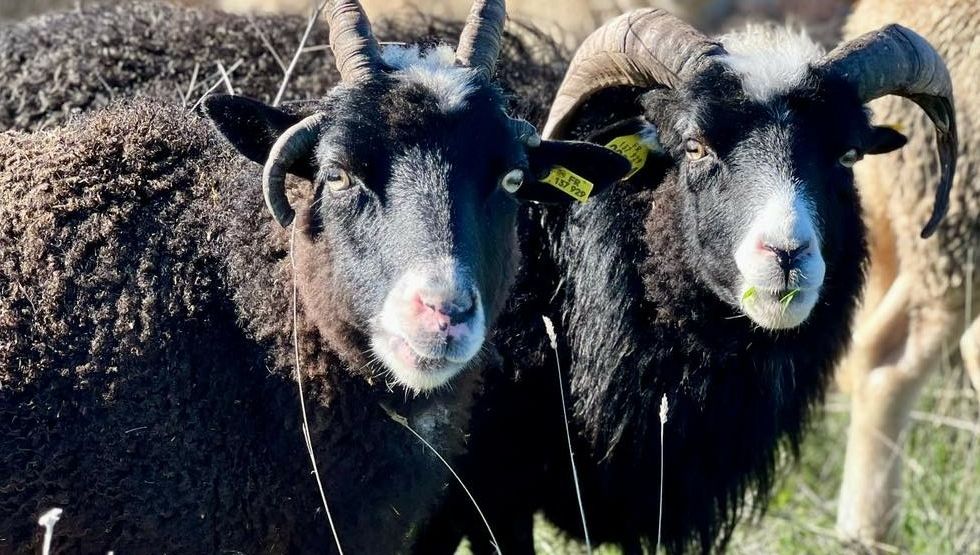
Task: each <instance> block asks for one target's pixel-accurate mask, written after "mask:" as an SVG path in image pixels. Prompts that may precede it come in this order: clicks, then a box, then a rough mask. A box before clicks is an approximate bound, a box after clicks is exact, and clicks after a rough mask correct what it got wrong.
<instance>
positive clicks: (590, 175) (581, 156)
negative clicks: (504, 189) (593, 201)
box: [513, 141, 632, 203]
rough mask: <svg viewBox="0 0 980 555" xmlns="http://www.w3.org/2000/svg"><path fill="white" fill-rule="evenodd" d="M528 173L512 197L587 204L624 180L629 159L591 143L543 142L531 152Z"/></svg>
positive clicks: (529, 153) (529, 152)
mask: <svg viewBox="0 0 980 555" xmlns="http://www.w3.org/2000/svg"><path fill="white" fill-rule="evenodd" d="M528 162H529V172H528V175H525V178H524V184H523V185H522V186H521V187H520V188H519V189H517V190H516V191H514V193H513V195H514V196H515V197H516V198H518V199H521V200H529V201H534V202H545V203H569V202H573V201H576V200H578V201H580V202H585V201H586V200H588V199H589V198H590V197H593V196H595V195H597V194H600V193H602V192H603V191H605V190H606V189H608V188H609V187H611V186H612V185H615V184H616V183H618V182H619V181H620V180H622V179H623V178H624V177H626V175H627V174H628V173H629V172H630V171H631V170H632V165H631V164H630V162H629V160H627V159H626V158H624V157H623V156H621V155H619V154H617V153H616V152H613V151H612V150H610V149H608V148H604V147H601V146H598V145H594V144H591V143H584V142H578V141H542V142H541V144H540V145H539V146H536V147H532V148H529V149H528Z"/></svg>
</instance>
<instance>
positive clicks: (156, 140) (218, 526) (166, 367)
mask: <svg viewBox="0 0 980 555" xmlns="http://www.w3.org/2000/svg"><path fill="white" fill-rule="evenodd" d="M255 22H256V25H258V26H259V27H260V28H263V29H264V30H265V34H266V35H267V36H268V37H270V40H272V41H273V43H274V44H276V45H278V46H277V49H278V50H279V51H280V54H282V53H284V52H290V51H291V50H290V49H291V48H294V47H295V44H294V43H293V41H295V40H297V39H298V37H299V35H300V34H301V30H302V27H303V26H304V25H305V20H303V19H302V18H282V17H278V16H256V18H255ZM376 26H377V28H378V29H379V31H378V34H379V35H381V36H382V37H384V36H386V35H387V33H389V32H391V33H394V32H398V30H402V31H406V34H403V35H401V38H402V40H405V39H409V40H414V39H415V38H418V39H421V40H422V42H425V41H430V42H434V41H437V40H446V41H448V42H452V41H454V40H455V38H456V37H457V36H458V32H459V29H460V26H459V24H458V23H453V22H444V21H439V20H434V19H430V18H425V17H423V16H421V15H416V16H413V17H409V18H403V19H398V20H397V21H394V22H389V23H385V22H378V24H377V25H376ZM510 28H511V30H512V32H510V33H508V34H507V36H506V39H505V41H506V42H505V48H504V51H503V54H502V57H501V64H500V71H499V76H500V77H501V80H502V81H503V83H502V84H503V86H504V87H505V89H507V90H508V91H510V92H511V93H513V94H514V96H513V97H512V98H511V110H512V113H514V114H522V115H525V116H527V117H529V118H531V119H532V120H540V118H541V117H542V116H543V115H544V113H545V111H546V109H547V104H546V103H547V101H548V99H549V98H550V97H551V95H552V92H553V90H554V87H556V86H557V83H558V81H559V77H560V75H561V72H562V71H563V69H564V65H565V61H564V60H565V58H564V55H563V53H562V52H561V51H560V49H559V48H558V47H557V46H555V45H554V44H553V43H552V42H550V41H549V40H548V39H546V38H545V37H544V35H542V34H539V33H536V32H535V31H533V29H529V28H524V27H521V26H519V25H511V27H510ZM137 29H140V32H139V33H135V32H134V30H137ZM249 29H250V27H249V23H248V22H247V20H246V19H245V18H243V17H238V16H231V15H224V14H218V13H216V12H207V11H197V10H186V9H180V8H173V7H169V6H166V5H161V4H152V3H138V4H133V5H130V6H128V7H125V8H115V7H110V8H99V9H96V10H89V9H86V10H83V11H82V12H80V13H79V12H72V13H66V14H59V15H55V16H47V17H43V18H39V19H36V20H32V21H29V22H26V23H23V24H20V25H18V26H14V27H12V28H8V29H6V30H5V31H4V33H2V37H0V43H3V44H2V47H0V52H3V53H4V55H3V56H0V60H3V61H2V62H0V63H6V62H7V61H8V60H16V59H19V60H20V62H16V61H15V62H14V63H15V64H18V63H19V64H20V65H17V66H16V68H17V71H14V72H11V73H3V72H0V74H4V75H8V77H9V78H13V79H17V78H19V77H17V76H28V77H29V78H28V79H27V81H29V82H31V83H33V85H32V86H33V89H30V90H27V91H25V90H21V91H20V92H16V90H15V91H14V94H22V95H23V96H20V97H14V98H13V99H11V97H8V96H4V97H3V98H2V103H0V104H2V105H3V106H4V108H3V110H0V119H3V118H6V119H3V121H4V125H6V126H13V127H17V128H36V127H41V126H50V125H52V124H55V123H59V124H60V123H62V122H64V121H66V120H71V119H73V118H74V114H75V113H76V112H88V111H92V112H93V113H92V114H91V115H89V116H83V117H81V118H75V119H74V121H72V122H70V123H69V124H68V125H66V126H65V127H64V128H59V129H56V130H54V131H45V132H38V133H36V134H33V135H27V134H17V133H7V134H4V135H0V220H2V221H0V292H2V295H0V368H2V371H0V418H2V419H3V420H4V421H5V422H8V423H9V424H6V425H5V426H6V427H5V429H4V433H3V434H0V469H3V470H2V471H0V530H3V533H2V534H0V551H4V552H7V551H12V552H17V553H27V552H33V551H34V550H35V548H36V545H37V542H38V541H39V540H40V534H39V532H38V530H39V529H38V528H37V526H36V520H37V517H38V515H39V514H40V513H41V512H42V511H43V510H45V509H47V508H49V507H52V506H58V507H63V508H65V513H64V516H63V518H62V520H61V521H60V522H59V523H58V527H57V538H56V543H55V547H56V549H57V550H59V551H67V552H106V551H108V550H116V551H117V552H145V551H148V550H151V551H154V552H181V553H215V552H221V551H228V550H232V551H244V552H251V551H259V552H277V553H280V552H284V553H291V552H292V553H306V552H313V551H316V552H323V551H328V552H329V551H330V550H332V545H333V544H332V538H331V536H330V532H329V529H328V527H327V523H326V519H325V518H324V515H323V513H322V509H321V508H320V501H319V494H318V493H317V491H316V488H315V484H314V482H313V480H312V477H311V476H310V467H309V461H308V457H307V455H306V450H305V446H304V444H303V439H302V437H301V433H300V426H301V424H300V420H299V409H298V399H297V395H296V390H295V383H294V381H293V380H292V375H291V368H292V358H291V354H292V350H291V349H292V347H291V341H290V333H291V327H290V313H289V306H290V305H289V299H290V294H291V289H290V283H291V282H290V277H289V276H290V275H291V272H290V270H289V262H288V250H287V246H288V237H287V236H286V235H285V233H284V232H283V231H281V230H280V229H279V228H278V226H276V225H275V224H274V223H273V222H272V220H271V219H270V218H268V217H267V215H266V213H265V209H264V206H263V204H262V198H261V192H260V189H259V187H258V183H259V180H258V168H257V167H254V166H253V165H252V164H249V163H248V162H246V161H244V160H242V159H241V158H239V157H238V156H237V155H236V154H235V153H233V152H231V151H230V150H229V149H228V148H227V147H226V146H224V142H223V141H222V140H221V139H220V138H219V137H217V136H216V135H215V134H214V132H213V131H212V130H211V128H210V125H209V124H208V123H207V122H205V121H203V120H201V119H199V118H198V117H196V116H193V115H189V114H186V113H185V112H184V110H182V109H181V106H180V105H179V104H174V103H173V102H161V101H149V100H138V101H127V102H125V103H123V104H118V103H117V105H115V106H112V107H111V108H110V109H108V110H104V111H99V110H98V108H100V107H101V106H102V105H103V104H105V102H106V101H107V100H108V99H106V98H102V97H101V96H100V94H101V93H100V92H99V91H104V86H103V85H102V83H101V82H102V81H106V82H108V83H109V84H110V86H111V87H112V88H113V90H114V95H115V96H117V97H118V96H128V95H136V96H162V97H164V98H168V97H169V96H170V95H171V93H172V92H173V91H174V90H175V89H176V87H178V86H180V87H182V86H184V85H186V84H189V83H190V76H191V74H192V72H193V68H194V65H195V64H196V63H200V64H201V67H202V68H203V67H204V65H205V63H213V61H214V59H215V58H216V57H219V56H217V55H216V54H215V53H214V52H218V51H219V50H217V49H221V48H227V49H228V50H227V51H224V50H220V51H222V52H233V53H234V55H235V56H238V57H243V58H244V57H246V56H250V57H251V58H250V59H248V60H246V62H245V63H243V65H242V66H241V67H242V68H243V70H244V69H246V68H249V69H248V73H247V75H248V76H247V78H246V77H244V75H245V74H240V73H238V72H236V73H235V75H238V76H239V77H237V78H233V79H234V82H235V85H236V87H241V89H242V91H243V92H245V93H248V94H251V95H253V96H259V97H263V98H271V96H272V95H273V94H274V93H275V90H276V88H277V87H278V83H279V79H280V76H281V70H280V69H279V67H278V64H276V63H275V62H274V60H272V58H271V54H269V53H268V51H267V50H266V49H264V47H263V46H262V45H261V41H260V39H259V37H258V36H257V35H255V34H251V31H249ZM382 29H383V30H385V31H382ZM42 31H43V32H42ZM408 31H410V32H408ZM382 33H384V34H382ZM116 34H118V35H119V36H126V37H130V36H135V37H138V38H134V39H131V40H130V39H126V41H127V42H124V44H126V45H128V46H127V47H125V48H123V47H120V48H118V49H116V48H113V47H111V46H107V44H111V43H112V42H113V41H114V40H115V39H113V38H112V37H115V36H116ZM38 35H44V36H43V38H42V37H39V36H38ZM387 36H391V35H387ZM17 37H20V38H17ZM208 37H211V38H208ZM102 40H105V41H106V42H105V43H102V42H100V41H102ZM312 40H313V41H319V42H320V43H322V42H325V32H323V31H322V30H318V31H317V32H316V33H314V37H313V39H312ZM22 41H28V43H24V42H22ZM194 41H197V42H196V43H195V42H194ZM277 41H278V42H277ZM25 44H30V45H33V46H31V47H30V48H28V47H27V46H25ZM100 44H101V45H102V46H99V45H100ZM286 45H288V47H287V46H286ZM280 47H281V48H280ZM31 48H33V49H34V50H31ZM89 48H91V50H88V49H89ZM208 48H212V49H216V50H208ZM201 49H204V50H203V51H202V50H201ZM18 52H19V53H20V54H18ZM73 52H74V53H75V56H71V54H72V53H73ZM202 52H203V53H202ZM8 54H10V55H9V56H8ZM79 54H84V55H79ZM14 56H20V58H14ZM549 56H550V57H549ZM221 59H224V60H227V58H221ZM45 60H48V61H45ZM50 60H58V61H56V62H52V61H50ZM195 60H197V61H195ZM303 60H304V61H303V62H302V63H301V64H300V65H299V66H298V69H297V73H296V74H294V78H293V80H292V81H291V84H290V87H289V89H288V90H289V95H287V98H288V97H290V96H292V97H293V98H307V97H315V96H319V95H321V94H322V93H323V92H324V91H326V90H327V89H328V88H329V87H330V85H331V84H332V83H333V82H335V81H336V74H335V72H334V70H333V69H332V59H331V58H330V57H329V56H326V55H324V53H322V52H320V53H317V54H308V55H305V56H304V58H303ZM544 60H552V61H553V63H550V64H548V63H543V61H544ZM231 63H233V61H232V62H227V63H225V65H226V66H228V65H230V64H231ZM59 68H60V69H59ZM117 71H118V73H114V72H117ZM203 71H204V70H203V69H202V70H201V72H202V75H203ZM11 76H12V77H11ZM56 76H57V77H56ZM68 76H72V77H71V78H70V79H69V77H68ZM58 79H69V81H67V83H68V84H67V85H66V82H65V81H58ZM12 90H13V89H10V88H4V89H3V91H4V94H7V93H9V92H11V91H12ZM18 90H20V89H18ZM59 94H61V95H67V96H61V97H59V96H58V95H59ZM174 95H175V93H174ZM193 96H194V95H192V97H193ZM35 97H36V98H38V99H49V100H50V99H52V98H57V99H58V100H57V101H55V102H51V101H43V100H42V101H41V103H40V104H33V102H34V101H35ZM12 106H13V108H12ZM298 189H299V188H298ZM303 202H304V201H303V200H300V201H299V204H300V205H302V204H303ZM303 218H304V216H303V211H302V210H300V219H299V220H298V222H299V225H300V229H302V226H303V222H304V219H303ZM297 239H298V243H297V255H298V260H299V272H298V275H299V276H300V280H302V279H303V277H304V276H307V275H309V274H311V273H312V272H314V271H316V268H318V267H319V266H321V265H322V260H321V258H322V256H323V255H322V253H316V252H315V251H313V250H311V249H310V243H309V240H308V238H307V236H306V235H305V234H303V233H299V234H298V235H297ZM312 289H313V288H309V287H303V283H300V291H301V295H302V294H303V293H304V292H305V291H310V290H312ZM309 306H317V307H333V308H334V309H335V310H338V311H339V310H344V306H343V303H342V301H341V300H339V299H332V298H330V297H329V295H327V294H325V293H324V294H322V295H321V297H320V298H310V297H308V296H307V297H306V298H302V297H301V304H300V322H301V326H300V344H301V347H302V352H301V357H302V360H303V361H304V364H303V366H304V372H305V373H306V376H307V380H306V382H307V400H308V403H309V404H310V405H311V433H312V436H313V444H314V445H315V446H316V448H317V456H318V460H319V462H320V472H321V475H322V476H323V478H324V481H325V489H326V492H327V496H328V499H329V501H330V503H331V508H332V509H333V512H334V517H335V518H336V519H337V520H338V524H339V534H340V538H341V541H342V542H343V545H344V548H345V550H346V551H347V552H351V553H393V552H397V551H399V550H400V549H401V547H400V546H402V545H403V544H404V542H405V541H406V538H410V537H411V536H413V535H414V534H416V533H417V530H418V526H419V523H420V522H421V521H422V519H423V516H424V515H425V514H427V512H428V511H429V508H430V505H431V504H432V503H433V502H434V500H435V499H436V498H437V496H438V494H439V493H440V492H441V491H443V489H444V488H445V487H447V486H446V485H447V483H448V482H449V480H450V478H449V476H448V475H447V473H446V472H445V470H444V469H443V468H442V467H441V466H440V465H439V463H438V462H436V461H435V460H434V459H433V458H432V457H431V456H430V455H428V454H427V453H426V452H425V451H424V450H423V448H422V447H421V446H420V445H419V443H418V441H417V440H415V439H414V438H412V437H411V436H410V435H409V434H408V432H407V431H406V430H404V429H402V428H400V427H398V426H397V425H396V424H394V423H393V422H391V421H390V420H388V418H387V416H386V415H385V414H384V413H383V412H382V410H381V409H380V408H379V406H378V404H379V402H381V401H384V402H386V403H388V404H389V405H391V406H392V407H393V408H394V409H395V410H396V411H398V412H399V413H401V414H403V415H405V416H407V417H408V418H409V420H410V421H411V422H412V424H413V425H414V426H415V427H416V429H418V430H419V431H420V432H421V433H423V435H425V436H426V437H427V438H428V439H429V440H430V441H432V442H433V443H435V444H436V446H437V447H438V448H439V449H440V450H441V451H442V452H443V454H445V455H447V456H448V457H450V458H452V457H453V456H454V455H456V454H458V453H459V452H460V451H461V450H462V441H463V437H464V434H465V433H466V432H467V428H468V423H469V414H470V413H469V409H470V405H471V401H472V398H473V394H474V393H473V392H474V390H475V388H476V387H477V386H478V384H477V380H478V377H477V375H478V374H479V372H475V371H474V372H468V373H467V375H466V376H464V377H463V378H462V379H461V380H457V381H456V382H455V384H454V388H455V390H454V391H447V392H441V393H438V394H434V395H432V396H431V397H428V398H425V399H415V400H408V399H404V397H403V396H402V395H401V394H395V395H392V394H391V393H390V392H389V391H388V390H387V389H386V388H385V387H383V384H371V383H367V382H365V381H364V379H363V377H361V375H360V374H357V375H355V373H354V372H351V371H349V369H350V361H351V360H352V359H356V358H357V357H359V356H360V355H361V353H360V352H359V351H358V350H357V349H356V346H354V345H351V344H349V342H348V341H345V335H344V333H343V330H333V329H324V328H325V327H326V328H329V325H328V322H329V321H330V317H329V316H330V315H329V314H317V315H313V314H304V307H309ZM325 322H326V323H327V324H326V325H325ZM314 324H318V325H314ZM499 364H500V361H499V360H497V359H496V357H494V356H492V355H488V357H487V364H486V368H485V369H484V370H491V369H494V368H496V367H497V366H498V365H499Z"/></svg>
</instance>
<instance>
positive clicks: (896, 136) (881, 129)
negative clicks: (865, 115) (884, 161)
mask: <svg viewBox="0 0 980 555" xmlns="http://www.w3.org/2000/svg"><path fill="white" fill-rule="evenodd" d="M907 142H909V140H908V138H907V137H906V136H905V135H903V134H902V132H901V131H899V130H897V129H895V128H894V127H891V126H887V125H875V126H873V127H872V128H871V139H870V141H869V146H868V148H867V149H866V150H865V154H884V153H886V152H891V151H893V150H898V149H900V148H902V147H903V146H905V143H907Z"/></svg>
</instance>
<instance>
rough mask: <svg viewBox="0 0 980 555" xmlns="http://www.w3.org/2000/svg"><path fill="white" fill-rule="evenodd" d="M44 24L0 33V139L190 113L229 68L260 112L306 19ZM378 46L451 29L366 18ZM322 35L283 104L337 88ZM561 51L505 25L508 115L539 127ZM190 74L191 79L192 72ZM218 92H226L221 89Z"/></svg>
mask: <svg viewBox="0 0 980 555" xmlns="http://www.w3.org/2000/svg"><path fill="white" fill-rule="evenodd" d="M85 4H86V6H85V7H83V8H82V9H81V10H73V11H69V12H64V13H54V14H48V15H44V16H40V17H35V18H32V19H28V20H26V21H23V22H21V23H18V24H15V25H11V26H9V27H5V28H3V29H2V31H0V130H5V129H21V130H34V129H41V128H45V127H50V126H52V125H58V124H60V123H63V122H64V121H66V120H68V119H69V118H70V117H71V116H72V115H73V114H77V113H78V112H84V111H89V110H92V109H96V108H102V107H105V106H107V105H108V104H109V103H110V102H111V101H112V100H113V99H120V98H127V97H132V96H135V95H145V96H150V97H153V98H159V99H166V100H169V101H173V102H177V103H181V102H183V100H184V99H185V98H186V99H187V104H188V105H191V104H193V103H194V102H195V101H196V100H197V99H199V98H200V97H201V95H202V94H204V92H205V91H206V90H207V89H208V88H209V87H210V86H211V85H213V84H214V83H216V82H217V81H218V79H219V75H220V74H219V72H218V66H217V64H218V63H221V64H222V65H223V66H224V68H225V69H226V70H230V68H231V67H232V66H234V65H235V64H236V63H237V62H239V61H241V63H240V64H239V65H238V68H237V69H236V70H235V71H233V72H231V75H230V79H231V82H232V85H233V86H234V87H235V90H236V92H237V93H239V94H242V95H245V96H249V97H252V98H256V99H258V100H262V101H263V102H271V101H272V99H273V98H274V97H275V95H276V92H277V91H278V89H279V85H280V84H281V82H282V76H283V70H282V68H281V67H280V65H279V62H277V61H276V58H275V57H274V56H273V55H272V52H271V51H270V50H269V48H268V47H267V46H266V45H265V44H264V43H263V40H262V37H263V36H264V37H265V38H266V39H267V40H268V42H269V44H270V45H271V46H272V48H273V49H274V50H275V51H276V53H277V54H278V56H279V58H280V59H281V60H282V61H283V63H285V64H288V63H289V60H290V58H291V57H292V56H293V54H294V53H295V51H296V48H297V47H298V46H299V41H300V38H301V37H302V36H303V31H304V29H305V27H306V24H307V19H306V18H304V17H299V16H281V15H254V16H244V15H235V14H227V13H222V12H217V11H213V10H207V9H192V8H182V7H175V6H171V5H169V4H165V3H160V2H124V3H122V4H120V5H106V6H95V7H91V6H89V5H88V3H87V2H86V3H85ZM377 19H378V20H377V21H375V22H374V30H375V34H376V35H377V36H378V38H379V40H382V41H385V40H392V41H401V42H410V43H411V42H422V43H423V44H424V43H428V44H432V43H435V42H439V41H444V42H449V43H451V44H455V42H456V39H457V37H459V32H460V30H461V29H462V25H461V23H459V22H456V21H447V20H442V19H439V18H433V17H429V16H425V15H423V14H422V13H420V12H403V13H400V14H395V15H394V16H393V17H391V16H389V17H385V18H377ZM327 43H328V40H327V28H326V26H325V25H322V24H320V25H316V26H315V27H314V28H313V32H312V33H311V35H310V37H309V39H308V40H307V43H306V46H307V47H309V48H311V49H312V51H309V52H306V53H304V54H302V55H301V56H300V58H299V61H298V63H297V65H296V68H295V70H294V72H293V74H292V77H291V78H290V81H289V86H288V88H287V89H286V93H285V95H284V96H283V101H290V100H304V99H311V98H318V97H320V96H322V95H323V93H325V92H326V91H327V90H329V89H330V87H331V86H333V84H335V83H336V81H337V77H338V76H337V72H336V69H335V68H334V60H333V55H332V54H331V52H330V50H329V49H327V48H325V45H326V44H327ZM567 58H568V55H567V53H566V52H565V51H564V50H563V49H562V48H561V47H559V46H558V45H557V44H556V43H554V42H553V41H552V40H551V39H549V38H548V37H547V36H546V35H545V34H544V33H542V32H540V31H537V30H536V29H534V28H532V27H529V26H527V25H524V24H521V23H519V22H516V21H510V22H509V23H508V25H507V32H506V34H505V38H504V48H503V51H502V52H501V56H500V61H499V62H498V74H497V76H498V77H499V79H500V80H501V81H502V82H503V84H504V85H505V87H507V88H508V89H509V90H510V91H511V92H513V93H514V104H515V105H514V106H513V107H512V114H511V115H513V116H520V117H526V118H528V119H529V120H531V121H532V122H535V123H539V122H541V120H542V119H543V118H544V116H545V115H546V113H547V109H548V105H549V103H550V100H551V98H552V96H553V95H554V92H555V89H556V88H557V87H558V84H559V83H560V82H561V77H562V75H563V73H564V71H565V67H566V63H567ZM195 67H197V68H198V74H197V78H196V80H195V79H193V76H194V69H195ZM192 81H193V82H194V83H195V88H194V89H193V90H190V85H191V83H192ZM216 91H217V92H222V93H223V92H227V89H226V87H225V85H224V84H222V85H221V86H220V87H219V88H218V89H216Z"/></svg>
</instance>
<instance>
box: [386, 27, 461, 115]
mask: <svg viewBox="0 0 980 555" xmlns="http://www.w3.org/2000/svg"><path fill="white" fill-rule="evenodd" d="M381 56H382V58H383V59H384V62H385V64H387V65H388V66H389V67H391V68H392V69H393V70H394V71H393V72H392V73H391V75H392V76H393V77H395V78H396V79H399V80H401V81H403V82H405V83H415V84H419V85H422V86H423V87H425V88H427V89H429V90H430V91H432V93H433V94H434V95H435V96H436V98H438V99H439V107H440V109H442V110H443V111H445V112H448V111H451V110H458V109H460V108H463V107H465V106H466V99H467V98H468V97H469V96H470V94H471V93H472V92H473V91H474V90H476V85H475V84H474V80H475V77H476V76H477V73H476V72H475V71H474V70H472V69H470V68H466V67H460V66H457V65H456V52H455V51H454V50H453V48H452V47H451V46H448V45H445V44H443V45H439V46H436V47H435V48H432V49H430V50H426V51H424V52H423V51H422V50H421V49H420V48H419V47H418V45H410V46H405V45H390V46H386V47H385V49H384V51H383V52H382V55H381Z"/></svg>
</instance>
